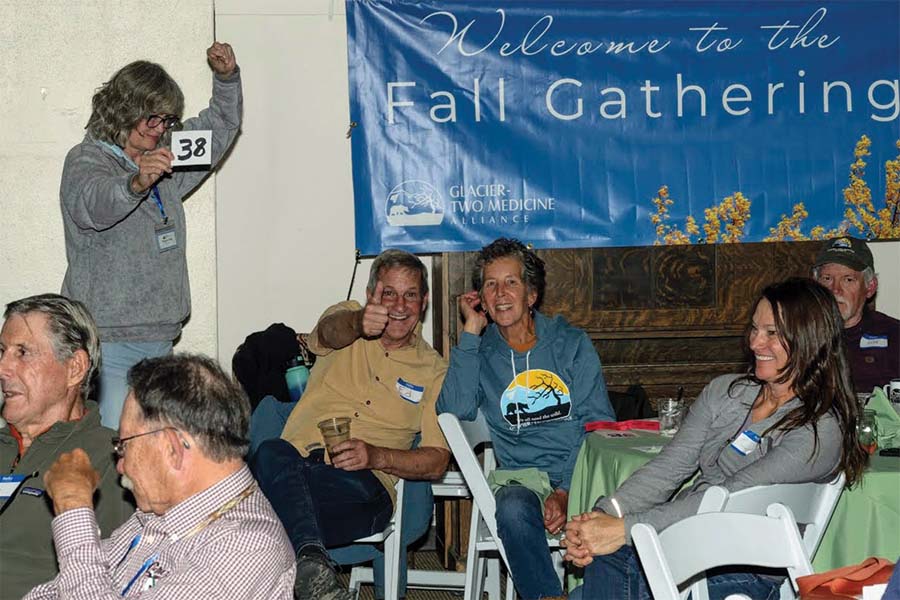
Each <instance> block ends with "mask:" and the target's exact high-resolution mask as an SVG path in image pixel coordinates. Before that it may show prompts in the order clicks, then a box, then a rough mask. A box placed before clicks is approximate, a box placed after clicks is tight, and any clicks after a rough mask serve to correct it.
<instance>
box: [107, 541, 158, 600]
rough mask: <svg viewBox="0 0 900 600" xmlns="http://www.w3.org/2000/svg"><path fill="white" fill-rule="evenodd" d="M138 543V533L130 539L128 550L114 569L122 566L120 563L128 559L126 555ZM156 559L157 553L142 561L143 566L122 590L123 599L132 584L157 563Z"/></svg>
mask: <svg viewBox="0 0 900 600" xmlns="http://www.w3.org/2000/svg"><path fill="white" fill-rule="evenodd" d="M139 543H141V534H140V533H139V534H137V535H136V536H134V537H133V538H131V543H130V544H128V550H126V551H125V554H124V555H123V556H122V558H121V559H120V560H119V562H118V563H116V567H115V568H116V569H118V568H119V567H120V566H121V565H122V563H123V562H125V559H126V558H128V555H129V554H131V551H132V550H134V549H135V548H136V547H137V545H138V544H139ZM157 559H159V553H158V552H157V553H154V554H153V555H151V556H150V557H149V558H148V559H147V560H145V561H144V564H142V565H141V568H140V569H138V572H137V573H135V574H134V577H132V578H131V581H129V582H128V585H126V586H125V589H123V590H122V594H121V595H122V596H123V597H124V596H125V594H127V593H128V590H130V589H131V586H133V585H134V582H135V581H137V580H138V579H139V578H140V576H141V575H143V574H144V573H145V572H146V571H147V569H149V568H150V567H151V566H152V565H153V563H155V562H156V561H157Z"/></svg>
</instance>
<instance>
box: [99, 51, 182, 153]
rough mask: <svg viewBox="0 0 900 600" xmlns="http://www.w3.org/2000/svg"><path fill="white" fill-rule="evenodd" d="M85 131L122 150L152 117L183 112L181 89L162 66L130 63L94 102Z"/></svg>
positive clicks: (145, 62)
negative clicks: (136, 131) (137, 126)
mask: <svg viewBox="0 0 900 600" xmlns="http://www.w3.org/2000/svg"><path fill="white" fill-rule="evenodd" d="M91 106H92V109H93V110H92V112H91V118H90V119H88V122H87V125H86V126H85V129H87V130H88V133H90V134H91V135H92V136H93V137H94V138H95V139H98V140H100V141H103V142H108V143H110V144H116V145H117V146H120V147H122V148H124V147H125V142H126V141H127V140H128V134H129V133H131V130H132V129H134V127H135V126H136V125H137V124H138V123H139V122H140V120H141V119H143V118H145V117H147V116H149V115H151V114H170V115H175V116H177V117H179V118H180V117H181V115H182V114H183V113H184V94H182V93H181V88H180V87H178V84H177V83H176V82H175V80H174V79H172V78H171V77H170V76H169V74H168V73H166V70H165V69H163V68H162V67H161V66H160V65H158V64H156V63H152V62H148V61H146V60H138V61H135V62H133V63H130V64H127V65H125V66H124V67H122V68H121V69H119V70H118V71H116V73H115V75H113V76H112V78H111V79H110V80H109V81H107V82H106V83H104V84H103V85H102V86H100V88H99V89H98V90H97V91H96V93H95V94H94V98H93V100H92V101H91Z"/></svg>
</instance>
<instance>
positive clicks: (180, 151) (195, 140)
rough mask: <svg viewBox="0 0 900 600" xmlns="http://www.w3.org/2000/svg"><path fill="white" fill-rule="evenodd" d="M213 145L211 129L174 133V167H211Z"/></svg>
mask: <svg viewBox="0 0 900 600" xmlns="http://www.w3.org/2000/svg"><path fill="white" fill-rule="evenodd" d="M211 144H212V131H210V130H209V129H193V130H190V131H174V132H172V154H174V155H175V160H173V161H172V166H173V167H192V166H197V165H200V166H202V165H207V166H208V165H211V164H212V159H211V158H210V150H211V149H212V147H211Z"/></svg>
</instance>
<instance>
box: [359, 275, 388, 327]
mask: <svg viewBox="0 0 900 600" xmlns="http://www.w3.org/2000/svg"><path fill="white" fill-rule="evenodd" d="M383 291H384V285H382V283H381V281H378V282H377V283H376V284H375V290H374V291H373V292H372V293H370V294H367V300H366V306H365V308H363V313H362V332H363V336H365V337H367V338H375V337H378V336H380V335H381V334H382V333H383V332H384V328H385V327H387V324H388V309H387V307H386V306H382V304H381V293H382V292H383Z"/></svg>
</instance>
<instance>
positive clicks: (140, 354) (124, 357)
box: [97, 342, 172, 430]
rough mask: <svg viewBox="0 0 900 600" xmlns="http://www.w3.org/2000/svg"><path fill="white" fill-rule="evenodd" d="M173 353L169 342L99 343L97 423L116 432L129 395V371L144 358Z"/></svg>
mask: <svg viewBox="0 0 900 600" xmlns="http://www.w3.org/2000/svg"><path fill="white" fill-rule="evenodd" d="M171 352H172V342H112V343H108V342H102V343H101V344H100V353H101V357H102V360H101V361H100V377H99V381H98V383H99V389H98V390H97V391H98V395H97V402H99V403H100V423H101V424H102V425H103V426H104V427H109V428H110V429H116V430H118V429H119V417H121V416H122V406H123V405H124V404H125V396H126V395H127V394H128V377H127V376H128V369H130V368H131V367H133V366H134V365H136V364H138V363H139V362H141V360H143V359H145V358H154V357H157V356H165V355H166V354H169V353H171Z"/></svg>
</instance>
